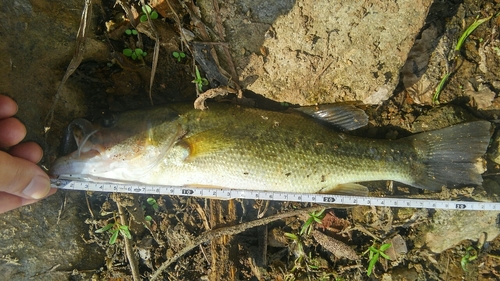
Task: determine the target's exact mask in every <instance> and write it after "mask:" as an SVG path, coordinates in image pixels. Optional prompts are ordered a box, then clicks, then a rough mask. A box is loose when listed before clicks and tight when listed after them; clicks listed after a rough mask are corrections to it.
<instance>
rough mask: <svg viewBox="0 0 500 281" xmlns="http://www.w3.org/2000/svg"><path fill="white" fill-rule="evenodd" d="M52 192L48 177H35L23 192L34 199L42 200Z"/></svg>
mask: <svg viewBox="0 0 500 281" xmlns="http://www.w3.org/2000/svg"><path fill="white" fill-rule="evenodd" d="M49 191H50V181H49V179H48V178H47V177H43V176H35V177H34V178H33V179H31V182H30V183H29V184H28V186H26V188H25V189H24V190H23V194H24V195H26V196H29V197H31V198H33V199H41V198H43V197H45V196H46V195H47V194H48V193H49Z"/></svg>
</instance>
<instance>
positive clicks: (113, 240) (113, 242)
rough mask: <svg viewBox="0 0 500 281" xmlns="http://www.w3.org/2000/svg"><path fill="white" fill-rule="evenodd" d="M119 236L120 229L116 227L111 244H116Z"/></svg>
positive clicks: (110, 239) (110, 240)
mask: <svg viewBox="0 0 500 281" xmlns="http://www.w3.org/2000/svg"><path fill="white" fill-rule="evenodd" d="M117 238H118V229H115V230H113V235H111V238H109V245H113V244H115V242H116V239H117Z"/></svg>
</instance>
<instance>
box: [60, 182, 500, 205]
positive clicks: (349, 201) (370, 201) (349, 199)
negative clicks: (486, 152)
mask: <svg viewBox="0 0 500 281" xmlns="http://www.w3.org/2000/svg"><path fill="white" fill-rule="evenodd" d="M51 183H52V187H55V188H59V189H69V190H86V191H101V192H122V193H137V194H157V195H177V196H191V197H208V198H214V199H235V198H241V199H260V200H274V201H291V202H302V203H318V204H338V205H361V206H378V207H382V206H385V207H402V208H427V209H445V210H477V211H499V210H500V202H468V201H446V200H433V199H414V198H391V197H363V196H351V195H336V194H316V193H292V192H271V191H258V190H240V189H221V188H197V187H181V186H158V185H142V184H138V185H135V184H117V183H97V182H87V181H80V180H51Z"/></svg>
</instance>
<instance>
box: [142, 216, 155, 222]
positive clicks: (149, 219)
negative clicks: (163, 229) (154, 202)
mask: <svg viewBox="0 0 500 281" xmlns="http://www.w3.org/2000/svg"><path fill="white" fill-rule="evenodd" d="M144 220H145V221H152V220H153V218H152V217H151V216H146V217H144Z"/></svg>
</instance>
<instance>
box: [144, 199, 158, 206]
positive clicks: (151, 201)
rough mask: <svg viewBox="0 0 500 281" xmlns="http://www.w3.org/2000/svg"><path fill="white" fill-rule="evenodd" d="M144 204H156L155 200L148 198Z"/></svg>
mask: <svg viewBox="0 0 500 281" xmlns="http://www.w3.org/2000/svg"><path fill="white" fill-rule="evenodd" d="M146 202H148V204H149V205H153V204H156V200H155V199H154V198H153V197H149V198H148V199H147V200H146Z"/></svg>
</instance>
